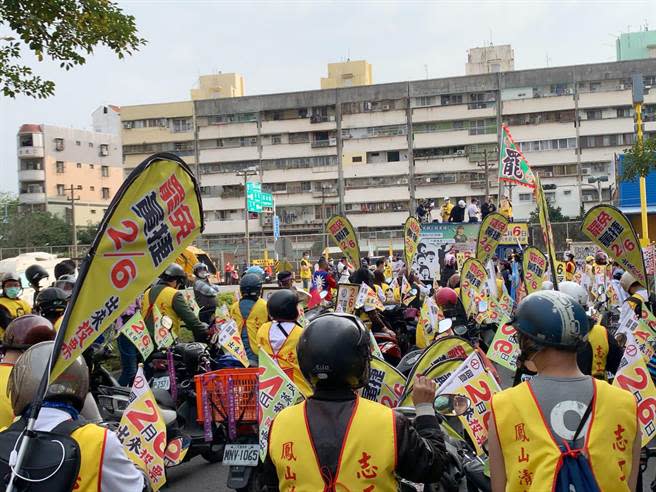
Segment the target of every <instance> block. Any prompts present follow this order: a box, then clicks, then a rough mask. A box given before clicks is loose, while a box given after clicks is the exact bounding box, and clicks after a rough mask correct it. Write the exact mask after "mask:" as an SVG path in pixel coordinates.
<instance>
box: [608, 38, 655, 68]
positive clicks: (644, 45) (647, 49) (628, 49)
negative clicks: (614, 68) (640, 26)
mask: <svg viewBox="0 0 656 492" xmlns="http://www.w3.org/2000/svg"><path fill="white" fill-rule="evenodd" d="M615 46H616V49H617V61H624V60H640V59H644V58H656V31H638V32H628V33H622V34H621V35H620V37H618V38H617V41H616V42H615Z"/></svg>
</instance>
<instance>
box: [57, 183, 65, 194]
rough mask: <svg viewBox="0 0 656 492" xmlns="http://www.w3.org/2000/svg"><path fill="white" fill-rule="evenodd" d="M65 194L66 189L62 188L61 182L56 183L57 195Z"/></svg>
mask: <svg viewBox="0 0 656 492" xmlns="http://www.w3.org/2000/svg"><path fill="white" fill-rule="evenodd" d="M65 194H66V190H65V189H64V185H63V184H58V185H57V195H59V196H64V195H65Z"/></svg>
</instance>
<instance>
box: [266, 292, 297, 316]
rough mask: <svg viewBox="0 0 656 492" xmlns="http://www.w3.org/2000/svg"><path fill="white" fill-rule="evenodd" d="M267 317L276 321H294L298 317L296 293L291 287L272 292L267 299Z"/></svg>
mask: <svg viewBox="0 0 656 492" xmlns="http://www.w3.org/2000/svg"><path fill="white" fill-rule="evenodd" d="M267 309H268V310H269V317H270V318H271V319H274V320H276V321H296V319H297V318H298V295H296V292H294V291H293V290H291V289H282V290H279V291H277V292H274V293H273V294H272V295H271V297H269V300H268V301H267Z"/></svg>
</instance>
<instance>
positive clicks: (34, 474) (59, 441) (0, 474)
mask: <svg viewBox="0 0 656 492" xmlns="http://www.w3.org/2000/svg"><path fill="white" fill-rule="evenodd" d="M87 424H88V422H86V421H85V420H84V419H78V420H67V421H65V422H62V423H61V424H59V425H58V426H57V427H55V428H54V429H52V431H50V432H44V431H34V433H35V434H36V437H35V438H34V439H33V440H32V443H31V447H30V451H29V453H28V455H27V456H26V459H25V460H24V461H23V465H22V466H21V471H20V474H21V476H22V477H24V478H28V479H30V480H29V481H28V480H24V479H22V478H17V479H16V480H15V481H14V486H15V490H17V491H18V492H23V491H25V492H28V491H29V492H46V491H47V492H70V491H72V490H73V487H74V486H75V482H76V480H77V477H78V474H79V472H80V446H79V445H78V443H77V441H75V439H73V438H72V437H71V434H72V433H73V432H74V431H75V430H77V429H79V428H80V427H83V426H85V425H87ZM26 425H27V420H26V419H24V418H21V419H20V420H17V421H16V422H14V423H13V424H12V425H11V426H9V427H8V428H7V429H6V430H4V431H2V432H0V491H5V490H6V489H7V485H8V484H9V480H10V478H11V467H10V466H9V463H10V457H11V456H12V454H14V456H15V455H16V453H18V449H19V448H20V443H21V442H22V435H23V431H24V430H25V427H26ZM14 451H15V452H14ZM11 459H12V460H14V461H15V458H11ZM12 464H13V463H12Z"/></svg>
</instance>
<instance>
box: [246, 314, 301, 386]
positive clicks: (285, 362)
mask: <svg viewBox="0 0 656 492" xmlns="http://www.w3.org/2000/svg"><path fill="white" fill-rule="evenodd" d="M273 323H275V321H269V322H267V323H264V324H263V325H262V326H261V327H260V329H259V330H258V331H257V345H258V347H259V348H260V350H264V351H265V352H266V353H267V354H268V355H269V356H270V357H271V358H272V359H273V360H274V361H276V364H278V366H279V367H280V369H282V370H283V371H285V373H287V375H289V374H290V373H291V376H290V378H289V379H291V380H292V382H293V383H294V384H295V385H296V386H297V387H298V389H299V390H301V393H303V395H304V396H305V397H306V398H307V397H308V396H310V395H312V388H311V387H310V385H309V384H308V382H307V381H306V380H305V378H304V377H303V373H302V372H301V368H300V366H299V365H298V358H297V357H296V346H297V345H298V340H299V339H300V338H301V334H302V333H303V328H301V326H300V325H294V327H293V328H292V329H291V330H290V332H289V334H288V335H287V338H286V339H285V341H284V343H283V344H282V347H280V350H278V352H275V351H274V350H273V347H272V346H271V341H270V339H269V331H270V330H271V326H272V325H273Z"/></svg>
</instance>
